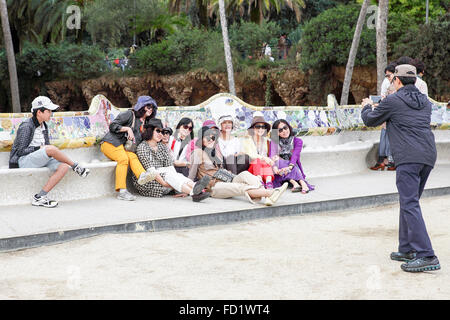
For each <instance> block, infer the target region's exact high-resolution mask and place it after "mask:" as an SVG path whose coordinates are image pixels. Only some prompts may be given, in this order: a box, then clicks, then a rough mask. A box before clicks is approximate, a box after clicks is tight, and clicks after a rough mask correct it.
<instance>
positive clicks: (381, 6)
mask: <svg viewBox="0 0 450 320" xmlns="http://www.w3.org/2000/svg"><path fill="white" fill-rule="evenodd" d="M388 11H389V0H379V3H378V19H377V94H378V95H380V94H381V83H382V82H383V80H384V69H385V68H386V65H387V38H386V29H387V19H388Z"/></svg>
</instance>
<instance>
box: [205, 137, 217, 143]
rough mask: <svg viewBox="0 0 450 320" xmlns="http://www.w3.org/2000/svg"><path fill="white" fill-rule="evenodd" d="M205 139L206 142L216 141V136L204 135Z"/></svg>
mask: <svg viewBox="0 0 450 320" xmlns="http://www.w3.org/2000/svg"><path fill="white" fill-rule="evenodd" d="M206 140H207V141H208V142H211V141H216V136H210V137H206Z"/></svg>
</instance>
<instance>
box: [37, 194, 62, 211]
mask: <svg viewBox="0 0 450 320" xmlns="http://www.w3.org/2000/svg"><path fill="white" fill-rule="evenodd" d="M31 204H32V205H33V206H37V207H46V208H54V207H56V206H57V205H58V201H55V200H50V199H49V198H48V197H47V196H42V197H38V196H37V194H35V195H34V196H33V200H32V201H31Z"/></svg>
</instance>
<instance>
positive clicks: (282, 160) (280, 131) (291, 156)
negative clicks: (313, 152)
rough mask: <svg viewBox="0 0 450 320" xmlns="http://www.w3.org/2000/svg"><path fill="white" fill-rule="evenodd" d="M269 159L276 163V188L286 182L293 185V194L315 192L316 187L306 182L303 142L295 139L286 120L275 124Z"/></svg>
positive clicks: (274, 166) (274, 167)
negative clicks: (301, 160)
mask: <svg viewBox="0 0 450 320" xmlns="http://www.w3.org/2000/svg"><path fill="white" fill-rule="evenodd" d="M270 139H271V141H270V147H269V157H270V158H271V159H272V160H273V161H274V162H275V163H274V165H273V172H274V174H275V179H274V181H273V185H274V187H279V186H281V185H282V184H283V183H284V182H285V181H288V182H290V183H291V184H292V192H302V193H307V192H309V191H310V190H314V186H313V185H310V184H309V183H308V182H307V181H306V180H305V178H306V177H305V174H304V172H303V168H302V164H301V162H300V152H301V151H302V147H303V140H302V139H300V138H297V137H295V135H294V131H293V130H292V127H291V126H290V125H289V123H288V122H287V121H286V120H284V119H279V120H277V121H275V122H274V124H273V126H272V131H271V134H270Z"/></svg>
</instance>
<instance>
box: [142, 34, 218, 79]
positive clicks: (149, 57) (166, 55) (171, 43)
mask: <svg viewBox="0 0 450 320" xmlns="http://www.w3.org/2000/svg"><path fill="white" fill-rule="evenodd" d="M210 41H211V33H210V32H205V31H204V30H200V29H196V28H184V29H183V30H181V31H180V32H177V33H174V34H172V35H169V36H168V37H167V38H166V39H165V40H163V41H161V42H158V43H155V44H152V45H149V46H147V47H144V48H142V49H140V50H138V51H137V52H136V63H137V64H136V67H137V68H138V69H141V70H142V71H151V72H156V73H158V74H171V73H174V72H186V71H189V70H191V69H194V68H196V67H198V66H199V64H200V63H203V62H204V60H205V59H204V58H205V57H204V52H205V51H206V44H208V43H209V42H210Z"/></svg>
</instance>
